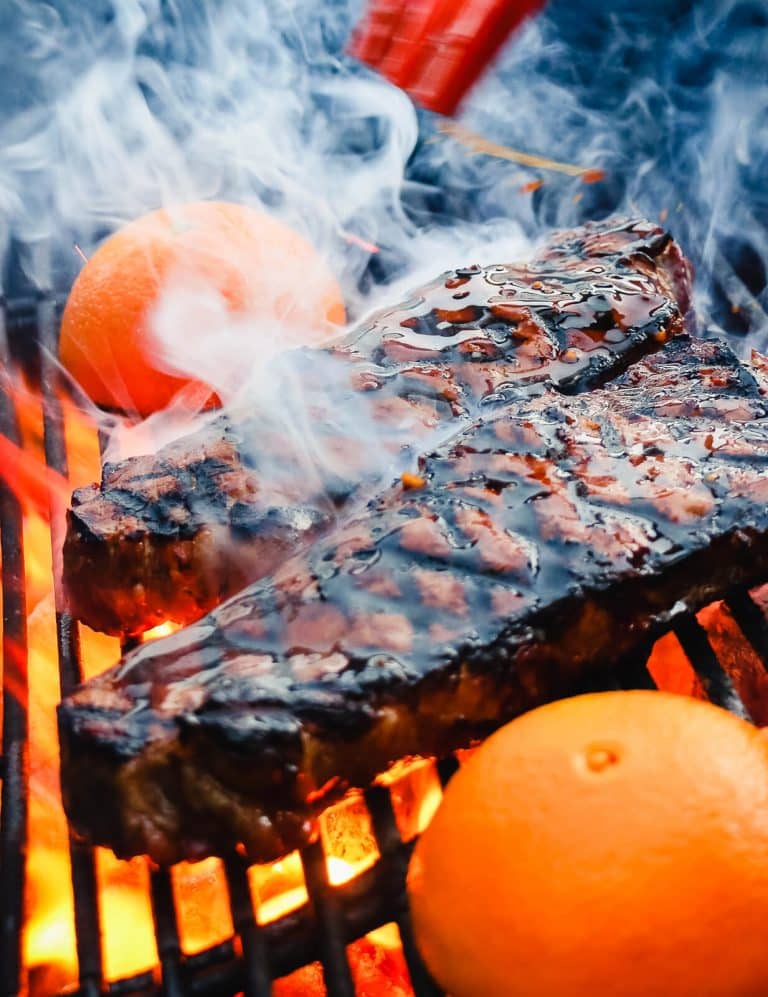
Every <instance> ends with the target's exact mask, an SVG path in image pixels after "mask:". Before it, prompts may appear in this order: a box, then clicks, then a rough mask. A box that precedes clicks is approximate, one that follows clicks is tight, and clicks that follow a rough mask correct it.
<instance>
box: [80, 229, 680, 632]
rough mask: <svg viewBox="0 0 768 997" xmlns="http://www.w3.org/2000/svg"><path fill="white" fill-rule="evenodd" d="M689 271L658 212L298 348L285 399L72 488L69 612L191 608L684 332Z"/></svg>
mask: <svg viewBox="0 0 768 997" xmlns="http://www.w3.org/2000/svg"><path fill="white" fill-rule="evenodd" d="M689 278H690V274H689V268H688V265H687V263H686V262H685V261H684V259H683V257H682V256H681V254H680V251H679V249H678V248H677V246H676V244H675V243H674V242H673V241H672V240H671V238H670V237H669V236H668V235H666V234H665V233H664V232H662V230H661V229H659V228H657V227H656V226H655V225H651V224H650V223H648V222H643V221H619V222H617V221H615V220H614V221H612V222H604V223H600V224H592V225H586V226H584V227H583V228H580V229H577V230H574V231H571V232H564V233H560V234H558V235H557V236H555V237H553V239H552V240H551V241H550V243H549V244H548V245H547V246H546V247H545V248H544V250H543V251H542V252H541V253H540V254H539V255H538V256H537V257H536V258H535V259H534V260H533V262H531V263H530V264H528V265H515V266H508V265H500V266H489V267H485V268H484V269H481V268H479V267H468V268H466V269H464V270H455V271H451V272H450V273H447V274H444V275H443V276H442V277H440V278H439V279H438V280H436V281H435V282H434V283H433V284H431V285H429V286H428V287H426V288H423V289H422V290H420V291H418V292H415V293H414V294H413V296H412V298H411V299H410V300H408V301H406V302H404V303H403V304H401V305H399V306H398V307H396V308H394V309H391V310H388V311H385V312H381V313H380V314H378V315H377V316H375V317H374V318H373V319H372V320H371V321H370V322H369V323H368V324H366V325H365V326H364V327H363V328H362V329H359V330H357V331H356V332H354V333H352V334H351V335H350V336H349V337H348V338H346V339H345V340H343V341H341V342H339V343H338V344H337V345H335V346H333V347H330V348H328V349H326V350H298V351H295V352H292V353H290V354H288V355H286V356H285V357H283V358H282V360H281V361H280V363H279V364H278V365H277V368H276V369H275V371H274V372H273V375H272V379H273V380H274V381H275V382H276V384H277V387H276V388H275V391H274V394H275V397H276V398H278V399H282V398H283V397H285V398H287V399H288V401H279V402H276V403H274V404H272V403H270V404H267V405H265V406H262V408H261V410H260V411H256V412H255V413H253V415H252V417H251V418H249V419H248V420H247V421H246V422H244V423H241V424H238V425H233V424H231V423H230V422H228V421H227V420H226V419H224V418H221V419H219V420H217V421H215V422H214V423H213V424H212V425H209V426H208V427H207V428H206V429H205V430H203V431H201V432H199V433H198V434H196V435H195V436H191V437H189V438H187V439H185V440H182V441H180V442H177V443H175V444H173V445H171V446H169V447H166V448H165V449H164V450H161V451H160V453H158V454H157V455H156V456H151V457H140V458H135V459H132V460H127V461H124V462H122V463H119V464H108V465H106V466H105V467H104V471H103V476H102V481H101V483H100V485H94V486H92V487H89V488H84V489H80V490H79V491H77V492H76V493H75V495H74V498H73V501H72V508H71V510H70V513H69V518H68V532H67V537H66V542H65V547H64V572H65V577H64V580H65V585H66V588H67V591H68V593H69V599H70V605H71V609H72V612H73V613H74V615H75V616H77V617H78V618H79V619H81V620H83V621H84V622H86V623H87V624H89V626H92V627H94V628H96V629H99V630H105V631H107V632H109V633H125V634H131V633H138V632H140V631H142V630H145V629H147V628H149V627H152V626H155V625H156V624H157V623H160V622H162V621H164V620H167V619H171V620H176V621H178V622H182V623H184V622H189V621H191V620H193V619H197V618H198V617H199V616H200V615H202V613H204V612H205V611H207V610H209V609H211V608H212V607H213V606H214V605H216V604H217V603H218V602H219V601H221V599H223V598H224V597H225V596H227V595H231V594H233V593H234V592H235V591H237V590H239V589H240V588H241V587H242V586H243V585H244V584H246V583H247V582H249V581H253V580H255V579H256V578H261V577H264V576H265V575H267V574H269V573H270V572H272V571H273V570H274V568H275V567H276V565H278V564H279V563H280V562H281V561H283V560H284V559H285V557H286V556H287V554H288V553H289V552H292V551H294V550H295V549H297V547H298V546H299V545H301V544H302V543H303V542H306V541H307V540H309V539H311V538H313V537H315V536H317V535H318V534H320V533H323V532H327V531H328V529H329V528H330V527H331V526H332V525H333V523H334V522H335V521H336V520H337V518H338V514H339V510H340V509H341V508H342V507H343V506H345V505H348V503H349V499H350V497H351V496H356V497H357V498H358V500H359V499H360V495H361V490H362V489H365V488H366V487H368V488H369V489H370V487H371V485H372V483H373V482H380V481H382V480H387V479H388V478H389V477H390V476H391V475H392V474H393V473H395V472H396V471H397V470H401V469H404V468H406V467H408V466H409V463H411V462H413V461H414V460H415V457H416V455H418V454H419V453H422V452H425V451H426V450H427V449H429V448H431V447H433V446H435V445H438V444H439V442H440V441H441V440H444V439H447V438H449V437H450V436H451V435H452V434H453V433H455V432H456V431H457V429H458V428H460V427H461V425H462V424H468V423H469V422H470V421H471V420H472V419H473V418H476V417H478V415H479V414H480V413H482V412H486V411H490V410H492V409H493V408H494V407H495V406H499V405H501V404H503V403H504V402H505V400H506V398H508V397H509V396H510V395H513V394H519V393H520V392H521V390H523V389H526V390H528V391H535V390H541V389H542V387H543V386H545V385H556V386H558V387H560V388H562V389H564V390H569V391H570V390H577V389H580V388H583V387H589V386H591V385H593V384H596V383H599V382H600V381H602V380H604V379H606V378H607V377H610V376H612V375H613V374H615V373H616V372H617V371H619V370H621V369H623V368H624V367H625V366H626V364H627V363H629V362H630V361H631V360H632V359H634V358H636V357H638V356H640V355H641V354H643V353H644V352H646V351H647V350H649V349H652V348H656V347H657V346H658V345H659V343H660V342H663V341H664V340H665V339H667V338H668V337H669V336H671V335H673V334H675V333H677V332H680V331H681V329H682V327H683V317H684V315H685V313H686V311H687V309H688V301H689ZM291 400H293V403H294V404H293V405H292V404H291ZM296 430H298V432H297V431H296ZM372 440H373V441H374V442H373V443H372V442H371V441H372Z"/></svg>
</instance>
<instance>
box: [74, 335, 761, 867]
mask: <svg viewBox="0 0 768 997" xmlns="http://www.w3.org/2000/svg"><path fill="white" fill-rule="evenodd" d="M766 470H768V406H767V405H766V401H765V399H764V397H763V395H762V393H761V390H760V384H759V383H758V381H757V380H756V379H755V376H754V374H753V372H752V370H751V368H750V367H748V366H745V365H742V364H740V363H739V362H738V360H737V359H736V358H735V357H734V355H733V354H732V353H731V352H730V351H729V350H728V349H727V348H726V347H724V346H721V345H719V344H717V343H715V342H711V341H708V342H692V341H690V340H688V339H687V338H685V337H681V338H679V339H677V340H674V341H673V342H672V343H670V344H668V345H667V346H666V347H665V348H664V349H663V350H662V351H660V352H659V353H657V354H654V355H651V356H649V357H646V358H645V359H644V360H642V361H641V362H639V363H637V364H636V365H635V366H634V367H633V368H632V369H631V370H629V371H628V372H627V373H625V374H623V375H622V376H621V377H619V378H618V380H616V381H614V382H613V383H611V384H610V385H609V386H607V387H605V388H601V389H596V390H594V391H592V392H589V393H586V394H583V395H576V396H564V395H562V394H559V393H557V392H555V391H553V390H547V391H546V392H544V393H542V394H541V395H539V396H537V397H535V398H531V399H528V400H523V401H521V402H520V403H518V404H516V405H514V406H509V407H507V408H506V409H504V410H501V411H500V412H498V413H497V414H496V415H495V416H494V417H493V418H490V419H488V420H484V421H480V422H477V423H475V424H473V425H472V426H471V427H470V428H469V429H467V430H466V431H464V432H462V433H461V434H459V435H458V436H457V437H456V438H455V439H454V440H453V441H452V442H450V443H449V444H446V445H444V446H442V447H440V448H438V449H437V450H436V451H434V452H433V453H432V454H431V455H429V456H427V457H425V458H423V459H422V460H421V462H420V473H421V475H422V476H423V478H424V481H425V485H424V487H423V488H421V489H410V490H405V489H403V487H402V485H401V484H400V483H396V484H394V485H393V486H391V487H390V488H389V489H388V490H385V491H384V492H383V493H382V494H381V495H380V496H378V497H377V498H375V499H374V500H372V501H371V502H369V504H368V506H367V507H366V508H365V509H364V510H363V511H361V512H360V514H359V515H357V516H356V517H355V518H354V519H353V520H352V521H350V522H349V523H348V524H347V525H345V526H344V527H341V528H337V529H336V530H334V532H333V533H332V534H331V535H330V536H329V537H327V538H325V539H322V540H320V541H318V542H316V543H315V544H314V545H313V546H312V548H311V549H310V550H309V551H308V552H306V553H304V554H298V555H297V556H295V557H294V558H292V559H291V560H290V561H288V562H287V563H286V564H285V565H283V566H282V567H281V568H280V569H279V570H278V572H277V573H276V574H275V576H274V578H273V579H271V580H269V581H267V580H263V581H261V582H259V583H257V584H255V585H253V586H251V587H250V588H249V589H246V590H245V591H244V592H243V593H241V594H240V595H238V596H237V597H235V598H233V599H230V600H229V601H228V602H226V603H225V604H223V605H222V606H220V607H219V608H218V609H217V610H215V611H214V612H213V613H211V614H210V615H208V616H207V617H205V618H204V619H202V620H201V621H199V622H198V623H197V624H195V625H194V626H192V627H190V628H188V629H186V630H184V631H180V632H178V633H176V634H175V635H173V636H172V637H170V638H168V639H165V640H162V641H157V642H154V643H151V644H148V645H146V646H144V647H142V648H140V649H139V650H137V651H135V652H134V653H132V654H130V655H128V656H127V657H126V658H125V659H124V661H123V662H122V663H121V664H120V665H118V666H116V667H115V668H113V669H112V670H111V671H109V672H107V673H106V674H105V675H103V676H100V677H98V678H97V679H94V680H92V681H91V682H89V683H88V684H87V685H85V686H84V687H82V688H81V689H79V690H78V691H76V692H75V693H74V694H73V695H72V696H70V697H69V698H68V699H67V700H65V701H64V703H63V704H62V706H61V712H60V718H61V730H62V738H63V740H62V744H63V752H64V754H63V760H64V770H63V785H64V791H65V800H66V806H67V811H68V813H69V816H70V818H71V820H72V821H73V822H74V825H75V826H76V827H77V828H79V829H80V831H82V832H83V833H84V834H86V835H87V836H88V837H89V838H90V839H91V840H93V841H96V842H98V843H102V844H108V845H111V846H112V847H113V848H115V849H116V850H117V852H118V853H119V854H123V855H130V854H135V853H138V852H148V853H149V854H150V855H152V856H153V857H154V858H155V859H157V860H158V861H163V862H167V861H175V860H177V859H180V858H182V857H194V856H199V855H202V854H206V853H208V852H223V851H226V850H227V849H229V848H231V847H232V846H233V845H234V844H235V843H238V842H242V843H244V845H245V848H246V850H247V852H248V854H249V856H250V857H251V858H252V859H254V860H267V859H271V858H274V857H276V856H278V855H280V854H282V853H283V852H285V851H287V850H289V849H291V848H294V847H296V846H298V845H300V844H301V843H303V842H304V841H306V840H307V838H308V836H310V835H311V834H312V830H313V820H314V817H315V815H316V813H317V812H318V810H320V809H322V807H323V806H324V805H325V804H326V803H327V802H328V801H329V800H331V799H332V798H333V797H334V796H335V795H337V794H338V793H340V792H342V791H344V790H345V789H347V788H348V787H350V786H365V785H367V784H368V783H369V782H370V781H371V780H373V779H374V778H375V777H376V776H377V775H378V774H379V773H381V772H382V771H384V770H385V769H386V768H387V766H388V765H389V764H390V763H391V762H393V761H396V760H397V759H400V758H402V757H406V756H409V755H442V754H445V753H447V752H449V751H451V750H453V749H455V748H458V747H460V746H463V745H467V744H469V743H470V742H471V741H472V740H473V739H475V738H478V737H481V736H484V735H485V734H487V733H489V732H490V731H491V730H493V729H494V728H496V727H498V726H499V725H500V724H502V723H504V722H505V721H507V720H509V719H510V718H511V717H513V716H515V715H517V714H518V713H520V712H521V711H524V710H526V709H530V708H531V707H533V706H535V705H537V704H539V703H542V702H544V701H547V700H551V699H553V698H557V697H560V696H564V695H567V694H568V693H569V692H570V691H572V690H573V689H574V688H576V687H578V686H579V685H580V684H582V683H584V682H585V680H586V679H587V678H588V676H589V673H590V672H591V671H594V670H597V669H603V668H605V667H607V666H612V665H616V666H620V662H621V659H622V657H623V656H624V655H626V654H627V653H628V652H630V651H632V650H633V648H635V647H636V646H637V644H638V643H639V642H641V641H643V640H645V639H648V638H649V637H650V636H652V634H653V633H654V629H655V628H656V627H657V626H658V625H659V623H660V622H661V621H663V620H664V619H665V618H667V617H668V615H669V614H670V613H671V612H672V611H673V608H674V607H675V606H676V605H678V604H679V603H683V604H685V605H687V606H688V607H690V608H693V609H695V608H698V607H700V606H701V605H703V604H704V603H706V602H708V601H711V600H712V599H714V598H717V597H721V596H722V594H723V593H724V592H725V591H726V590H727V589H728V587H729V586H731V585H733V584H736V583H753V582H757V581H759V580H762V578H763V577H764V567H763V565H764V559H765V557H766V555H768V512H766V501H767V500H768V475H766Z"/></svg>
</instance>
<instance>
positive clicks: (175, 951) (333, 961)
mask: <svg viewBox="0 0 768 997" xmlns="http://www.w3.org/2000/svg"><path fill="white" fill-rule="evenodd" d="M17 332H22V333H23V338H24V340H25V341H26V342H27V343H28V342H29V341H30V340H32V341H34V342H35V343H36V344H38V352H37V356H36V362H37V364H39V378H40V384H41V389H42V391H41V393H42V398H43V423H44V434H45V455H46V461H47V464H48V466H49V467H50V468H52V469H54V470H55V471H58V472H60V473H61V474H64V475H66V473H67V452H66V446H65V438H64V416H63V412H62V408H61V404H60V401H59V393H58V389H59V387H60V385H59V383H58V378H59V372H58V368H57V366H56V363H55V360H54V359H53V358H54V356H55V352H56V342H57V335H58V308H57V305H56V302H55V300H54V299H53V297H52V296H50V295H45V294H41V295H39V296H38V297H37V298H36V299H34V300H31V299H25V300H23V301H17V302H12V303H3V304H2V307H0V368H1V369H2V370H7V369H9V366H10V365H11V364H12V362H13V360H12V357H11V349H10V346H11V343H12V340H13V338H14V335H15V333H17ZM16 352H17V351H16ZM0 433H2V434H4V435H5V436H6V437H7V438H8V439H9V440H11V441H12V442H14V443H18V442H19V427H18V420H17V414H16V410H15V406H14V398H13V394H12V393H11V392H10V391H9V390H8V384H7V382H4V384H3V391H2V396H1V397H0ZM0 538H1V541H2V567H3V570H2V596H3V654H4V659H3V660H4V661H6V662H7V661H11V660H12V661H13V663H14V669H13V676H12V677H11V675H10V674H9V669H7V668H6V669H4V673H3V693H2V694H3V712H2V717H3V730H2V758H1V759H0V763H1V767H0V775H2V812H1V813H0V874H1V876H2V888H1V889H0V984H1V985H2V988H3V989H2V995H0V997H11V995H15V994H18V993H20V992H22V991H23V990H24V982H23V967H22V961H21V951H22V935H23V929H24V904H23V898H24V884H25V871H26V865H25V863H26V852H27V838H26V830H27V827H26V825H27V807H28V766H27V757H28V735H29V730H28V699H29V687H28V685H29V684H28V674H27V661H28V644H27V631H26V604H25V593H24V584H23V580H24V549H23V534H22V509H21V506H20V504H19V502H18V500H17V499H16V497H15V496H14V494H13V492H12V491H10V490H9V489H8V488H7V487H6V486H4V485H2V486H0ZM726 603H727V605H728V607H729V609H730V611H731V613H732V614H733V616H734V618H735V620H736V622H737V623H738V625H739V627H740V629H741V630H742V632H743V634H744V636H745V637H746V638H747V640H748V641H749V643H750V644H751V645H752V647H753V648H754V650H755V652H756V653H757V654H758V656H759V657H760V659H761V661H762V662H763V665H764V666H765V667H768V624H766V620H765V618H764V616H763V614H762V612H761V610H760V609H759V608H758V606H757V605H756V604H755V602H754V601H753V600H752V598H751V597H750V594H749V592H747V591H745V590H741V589H739V590H737V591H734V592H731V593H728V594H727V596H726ZM56 627H57V646H58V659H59V681H60V688H61V692H62V694H63V695H65V694H67V693H68V692H69V691H70V690H71V689H72V688H73V687H74V686H75V685H76V684H78V682H79V681H80V680H81V677H82V669H81V662H80V646H79V634H78V627H77V624H76V623H74V622H73V621H72V619H71V618H70V617H69V615H68V614H67V612H66V609H65V607H64V603H63V600H62V596H61V592H60V591H58V589H57V590H56ZM668 629H671V630H672V631H674V633H675V635H676V636H677V638H678V640H679V641H680V643H681V645H682V647H683V649H684V651H685V652H686V655H687V656H688V658H689V660H690V661H691V663H692V665H693V668H694V670H695V672H696V674H697V675H698V677H699V679H700V681H701V684H702V686H703V688H704V690H705V692H706V694H707V696H708V697H709V699H710V700H711V701H712V702H714V703H717V704H719V705H721V706H724V707H726V708H728V709H729V710H731V711H733V712H734V713H737V714H738V715H740V716H743V717H747V716H748V714H747V710H746V707H745V706H744V703H743V702H742V700H741V698H740V697H739V695H738V693H737V691H736V689H735V687H734V685H733V682H732V681H731V679H730V677H729V676H728V674H727V673H726V671H725V670H724V669H723V667H722V665H721V664H720V662H719V660H718V658H717V655H716V654H715V652H714V650H713V648H712V645H711V644H710V642H709V639H708V637H707V634H706V632H705V631H704V629H703V628H702V627H701V626H700V624H699V623H698V622H697V620H696V617H695V616H694V615H693V614H690V613H682V612H681V613H680V614H678V615H677V616H675V617H674V619H673V621H672V622H671V623H670V624H669V627H668ZM662 633H663V632H662V631H660V632H659V633H657V634H654V638H658V637H659V636H662ZM650 649H651V645H650V644H649V645H647V646H646V647H644V648H641V649H640V650H639V651H638V652H637V653H636V654H635V655H634V657H633V658H632V659H631V660H628V661H626V662H625V664H624V667H623V669H622V671H621V673H620V674H616V673H615V672H612V673H611V674H606V675H603V676H598V677H597V678H595V679H594V680H593V682H592V683H591V684H590V688H591V689H595V688H618V687H622V688H655V685H654V682H653V679H652V678H651V675H650V673H649V671H648V669H647V667H646V662H647V660H648V656H649V654H650ZM573 691H574V692H577V691H582V690H576V689H575V690H573ZM584 691H585V690H584ZM457 767H458V762H457V761H456V759H454V758H448V759H444V760H443V761H441V762H440V763H439V764H438V766H437V770H438V774H439V777H440V780H441V782H442V783H443V785H444V784H445V783H447V781H448V780H449V779H450V777H451V775H452V774H453V773H454V771H455V770H456V768H457ZM364 800H365V804H366V807H367V810H368V812H369V815H370V819H371V825H372V828H373V833H374V836H375V839H376V842H377V844H378V848H379V852H380V857H379V858H378V860H377V861H376V862H375V864H374V865H373V866H372V867H370V868H368V869H367V870H366V871H364V872H362V873H361V874H360V875H358V876H357V877H356V878H354V879H352V880H351V881H349V882H347V883H345V884H344V885H341V886H331V885H330V884H329V882H328V878H327V868H326V862H325V856H324V853H323V845H322V843H321V842H320V841H318V842H317V843H315V844H312V845H310V846H309V847H307V848H306V849H304V850H303V852H302V853H301V863H302V867H303V871H304V877H305V882H306V887H307V892H308V898H309V899H308V901H307V902H306V903H305V904H304V905H303V906H301V907H300V908H298V909H296V910H294V911H292V912H291V913H288V914H285V915H283V916H282V917H280V918H279V919H278V920H275V921H272V922H271V923H268V924H266V925H259V923H258V920H257V913H256V911H255V910H254V906H253V902H252V894H251V889H250V886H249V881H248V876H247V867H246V863H245V861H244V860H243V859H242V858H241V857H240V856H239V855H238V854H233V855H231V856H230V857H229V858H227V859H226V860H225V862H224V870H225V876H226V884H227V889H228V895H229V906H230V911H231V915H232V921H233V925H234V931H235V935H234V937H233V938H232V939H230V940H228V941H226V942H224V943H222V944H219V945H216V946H213V947H211V948H208V949H206V950H205V951H203V952H200V953H198V954H196V955H192V956H188V955H185V954H184V953H183V951H182V945H181V941H180V933H179V908H178V906H177V902H176V899H175V896H174V889H173V883H172V877H171V874H170V871H169V870H167V869H153V870H152V871H151V872H150V896H151V904H152V914H153V921H154V934H155V940H156V944H157V952H158V957H159V964H158V966H157V967H156V969H155V971H154V972H143V973H140V974H137V975H135V976H132V977H130V978H126V979H123V980H120V981H118V982H112V983H109V984H107V983H106V982H105V980H104V972H103V964H102V956H101V939H102V934H103V933H105V932H108V931H109V925H108V924H105V923H104V922H103V918H102V916H101V913H100V910H99V894H98V884H97V875H96V861H95V854H94V850H93V849H92V848H90V847H87V846H84V845H82V844H79V843H78V842H76V841H74V840H71V841H70V860H71V879H72V889H73V897H74V911H73V914H74V923H75V935H76V946H77V957H78V964H79V987H78V989H77V991H76V994H78V995H80V997H102V995H106V994H110V995H118V994H119V995H124V997H150V995H158V994H165V995H167V997H182V995H190V997H191V995H195V997H205V995H211V997H214V995H215V997H225V995H234V994H237V993H243V994H244V995H245V997H266V995H268V994H270V992H271V982H272V980H274V979H277V978H278V977H281V976H284V975H286V974H288V973H290V972H292V971H293V970H295V969H297V968H299V967H301V966H306V965H308V964H310V963H312V962H315V961H319V962H320V963H321V964H322V969H323V976H324V980H325V986H326V988H327V992H328V994H329V997H354V993H355V988H354V983H353V978H352V971H351V967H350V963H349V960H348V957H347V950H346V946H347V944H348V943H350V942H351V941H353V940H355V939H358V938H361V937H362V936H364V935H365V934H366V933H368V932H370V931H372V930H374V929H375V928H378V927H381V926H383V925H386V924H391V923H393V922H394V923H395V924H396V925H397V928H398V930H399V933H400V938H401V942H402V946H403V951H404V955H405V960H406V963H407V966H408V969H409V972H410V976H411V981H412V986H413V989H414V991H415V994H416V995H417V997H434V995H438V994H440V993H441V991H440V990H439V988H438V987H437V986H436V985H435V984H434V982H433V981H432V980H431V979H430V978H429V976H428V974H427V972H426V970H425V969H424V967H423V965H422V963H421V961H420V959H419V957H418V954H417V952H416V949H415V946H414V942H413V937H412V932H411V925H410V917H409V911H408V905H407V902H406V897H405V873H406V869H407V866H408V859H409V856H410V853H411V849H412V847H413V842H412V841H410V842H404V841H403V840H402V839H401V836H400V832H399V831H398V827H397V823H396V820H395V814H394V809H393V802H392V798H391V795H390V791H389V790H388V789H386V788H384V787H382V786H376V787H373V788H371V789H369V790H368V791H367V792H366V793H365V794H364Z"/></svg>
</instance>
